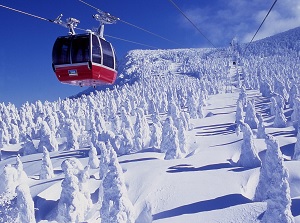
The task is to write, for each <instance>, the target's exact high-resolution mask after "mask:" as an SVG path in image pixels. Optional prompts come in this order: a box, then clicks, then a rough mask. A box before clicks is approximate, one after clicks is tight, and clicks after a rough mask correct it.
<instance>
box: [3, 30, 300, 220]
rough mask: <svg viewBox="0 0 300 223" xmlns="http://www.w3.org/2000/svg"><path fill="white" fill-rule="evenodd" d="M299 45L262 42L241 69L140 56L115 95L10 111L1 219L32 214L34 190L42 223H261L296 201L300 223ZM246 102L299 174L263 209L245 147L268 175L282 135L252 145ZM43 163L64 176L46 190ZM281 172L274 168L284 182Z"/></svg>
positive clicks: (189, 53) (214, 52) (221, 60)
mask: <svg viewBox="0 0 300 223" xmlns="http://www.w3.org/2000/svg"><path fill="white" fill-rule="evenodd" d="M299 36H300V29H299V28H297V29H294V30H290V31H288V32H285V33H282V34H279V35H276V36H273V37H269V38H266V39H264V40H260V41H257V42H254V43H253V44H251V45H250V46H249V47H248V48H247V51H244V50H245V47H246V45H242V46H240V48H239V50H238V53H239V54H240V61H239V62H238V63H239V64H238V65H233V64H232V55H231V53H232V51H230V50H229V49H177V50H154V51H153V50H146V51H141V50H135V51H131V52H129V53H128V55H127V57H126V58H125V62H124V66H123V68H122V69H121V72H120V74H121V77H122V78H121V79H120V80H119V81H120V82H119V83H121V82H123V83H121V84H120V85H118V86H115V87H113V89H111V90H109V89H106V90H103V91H95V92H92V93H91V92H89V95H84V94H83V95H82V96H80V97H78V98H72V99H66V100H58V101H56V102H53V103H49V102H45V103H42V102H40V101H38V102H36V103H34V104H29V103H26V104H24V105H23V106H22V107H21V108H20V109H17V108H16V107H15V106H14V105H12V104H8V105H5V104H0V111H1V113H0V130H1V131H0V146H1V147H2V161H0V170H1V171H0V173H2V172H3V173H2V175H1V188H0V189H1V192H5V193H4V195H5V196H4V197H1V202H0V204H1V206H0V207H1V209H0V210H1V213H0V218H1V219H4V218H7V219H8V220H9V218H10V219H11V220H12V221H18V220H20V219H24V218H25V217H26V216H27V215H29V211H28V210H32V209H30V208H31V206H30V202H29V201H28V194H26V190H24V191H21V192H22V193H24V196H23V197H22V196H21V197H22V198H23V199H20V195H19V198H18V197H17V198H16V197H15V196H16V195H15V194H14V193H13V192H14V190H12V188H13V189H14V187H16V186H17V185H18V184H27V185H28V186H29V187H30V192H31V196H32V198H33V201H34V207H35V208H36V210H35V217H36V219H37V221H43V222H47V221H54V220H57V221H58V222H60V221H61V220H62V219H67V220H63V221H65V222H68V221H70V220H69V219H72V218H73V219H77V220H74V221H75V222H76V221H81V222H82V221H84V222H85V221H86V222H99V221H100V220H99V219H100V218H102V219H106V220H107V219H114V220H113V221H114V222H130V220H128V221H127V220H125V219H132V218H134V219H135V220H136V222H140V223H147V222H151V221H153V222H260V221H261V220H262V219H264V213H265V211H266V210H268V211H270V201H271V202H273V203H271V205H273V210H277V209H276V208H278V206H276V204H279V206H280V205H281V204H283V203H284V202H287V205H286V206H287V207H288V208H289V210H291V212H292V214H293V216H294V219H295V222H300V173H299V171H298V170H299V168H300V161H299V160H296V159H293V158H295V157H293V154H294V145H295V143H296V141H297V137H296V136H297V131H296V130H297V126H298V122H299V120H300V119H299V118H300V117H299V115H300V113H299V111H300V100H299V98H298V91H297V90H295V89H296V88H297V87H298V83H299V81H298V73H299V71H300V68H299V57H300V55H299V38H298V37H299ZM237 66H238V67H239V68H238V69H240V71H239V72H240V74H238V75H237V76H235V75H234V73H236V72H237V71H236V70H237ZM239 76H241V79H242V80H243V84H244V86H245V87H246V88H247V90H246V91H245V92H244V91H243V90H240V89H239V88H236V87H234V86H230V84H231V82H230V81H231V79H230V78H237V77H239ZM229 77H230V78H229ZM229 86H230V88H229ZM238 100H239V101H240V103H241V104H242V105H241V109H244V111H246V108H244V107H243V106H245V105H246V104H247V103H246V102H247V101H253V100H254V101H253V105H254V108H252V110H253V109H254V112H256V113H257V114H260V115H261V117H262V119H263V123H262V124H263V125H264V126H265V132H266V133H267V134H270V135H272V136H274V137H275V138H276V139H277V140H278V142H279V146H280V150H281V152H282V155H281V152H277V153H278V157H279V158H278V159H279V161H280V162H283V165H284V166H285V167H286V168H287V170H288V173H289V177H288V185H289V190H290V191H289V190H286V191H284V193H283V194H284V196H285V197H280V196H279V194H277V196H275V197H274V196H273V195H272V194H274V193H275V192H276V193H277V192H278V191H279V192H281V191H280V188H281V186H280V187H278V188H276V189H278V191H277V190H276V191H275V190H274V191H271V192H270V191H266V193H268V194H270V195H268V196H269V202H267V201H265V200H264V201H253V198H254V195H255V190H256V186H257V184H258V181H259V179H260V168H259V167H251V168H250V167H243V166H242V165H241V162H239V160H240V159H241V158H240V154H241V148H242V146H245V145H249V147H250V146H251V147H253V148H255V153H257V154H258V157H259V159H260V160H262V165H267V164H266V163H265V160H264V158H265V156H268V155H266V149H267V144H266V142H269V141H267V140H270V139H269V138H270V137H271V136H268V137H269V138H268V137H266V141H265V139H263V138H259V136H258V135H259V134H257V133H258V129H256V127H254V129H253V130H250V131H251V134H250V135H249V136H247V137H250V138H251V137H252V138H251V139H245V138H246V130H245V129H246V127H245V125H246V124H247V119H244V121H245V123H246V124H245V123H243V120H242V119H243V115H244V113H243V112H242V114H241V115H242V117H241V119H238V120H237V117H236V111H237V101H238ZM248 104H249V103H248ZM293 104H294V105H293ZM249 107H250V105H248V108H249ZM280 118H281V119H280ZM279 120H281V122H280V123H284V124H283V125H282V126H281V125H278V123H279ZM237 122H238V123H240V125H237ZM239 128H241V131H243V133H241V132H239V131H238V130H239ZM243 128H245V129H243ZM237 133H239V134H237ZM247 134H248V133H247ZM107 140H109V143H106V144H105V143H104V142H106V141H107ZM244 140H246V141H247V140H248V141H249V142H244ZM93 146H95V147H96V149H97V150H98V158H99V160H100V168H99V167H98V168H97V167H95V169H93V168H91V169H88V168H84V167H85V166H87V165H88V164H89V165H91V167H92V166H93V165H94V164H93V165H92V164H91V162H92V161H91V160H94V161H93V162H95V157H93V158H89V157H88V156H89V150H90V147H93ZM105 148H106V149H105ZM45 149H47V150H49V151H50V158H51V163H52V166H53V170H52V168H50V166H49V163H48V162H49V160H47V159H48V158H46V157H47V156H48V155H47V154H45V152H44V158H43V161H42V157H43V154H42V153H41V152H42V151H43V150H45ZM275 149H276V148H275ZM112 151H114V152H112ZM18 153H19V154H20V155H21V157H20V158H19V157H16V155H17V154H18ZM116 153H117V154H118V162H119V164H120V165H121V167H120V166H119V164H118V163H117V161H116V157H115V154H116ZM90 154H94V153H93V152H90ZM23 155H24V156H23ZM90 156H92V155H90ZM170 157H171V158H172V159H170ZM74 158H76V160H75V159H74ZM173 158H175V159H173ZM20 160H21V161H22V164H21V163H20ZM280 162H279V163H280ZM42 163H44V164H43V174H42V175H43V176H44V175H45V174H44V173H45V171H46V172H47V171H53V174H54V177H52V178H50V179H40V170H41V166H42ZM10 164H12V165H13V166H10ZM22 165H23V168H22ZM274 165H275V164H274ZM277 168H279V167H277ZM22 169H24V171H25V173H26V174H27V176H28V179H26V176H25V175H26V174H25V173H24V172H22ZM2 170H3V171H2ZM280 171H283V170H282V169H280V168H279V169H276V168H275V169H274V172H275V173H277V175H276V177H277V178H278V176H281V175H280V174H279V173H280ZM50 175H51V174H50ZM282 177H284V176H282ZM277 178H276V179H277ZM274 179H275V178H274ZM284 179H285V178H283V180H284ZM283 182H285V181H283ZM272 183H274V182H272ZM275 183H278V182H275ZM283 184H284V183H282V184H281V185H283ZM286 184H287V182H285V185H286ZM62 185H63V186H62ZM8 188H10V190H11V192H12V193H13V194H7V193H6V192H7V191H8V190H9V189H8ZM102 189H104V190H102ZM19 191H20V190H19ZM279 192H278V193H279ZM19 194H20V192H19ZM116 194H117V196H115V195H116ZM25 195H26V196H25ZM29 197H30V196H29ZM4 198H5V199H4ZM128 198H129V199H128ZM278 199H279V200H280V199H281V200H280V202H278ZM289 199H291V200H290V202H291V204H292V206H291V208H290V206H289V205H290V204H289ZM78 201H81V202H78ZM100 201H103V202H100ZM281 201H282V202H281ZM283 201H284V202H283ZM22 202H23V203H22ZM116 204H118V205H116ZM131 204H132V206H131ZM24 206H25V207H28V208H27V209H26V210H25V209H21V207H24ZM20 210H22V211H20ZM107 210H108V211H109V212H107ZM18 211H19V212H18ZM20 213H22V214H20ZM100 213H101V214H100ZM267 213H268V212H267ZM285 215H288V211H286V214H285ZM276 217H278V216H274V219H273V220H274V222H276V221H277V218H276ZM16 218H17V220H16ZM79 219H80V220H79ZM116 219H118V220H116ZM121 219H123V220H121ZM264 220H265V219H264Z"/></svg>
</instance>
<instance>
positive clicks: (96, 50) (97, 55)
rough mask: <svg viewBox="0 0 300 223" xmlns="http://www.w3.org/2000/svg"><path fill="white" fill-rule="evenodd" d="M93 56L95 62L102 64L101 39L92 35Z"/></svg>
mask: <svg viewBox="0 0 300 223" xmlns="http://www.w3.org/2000/svg"><path fill="white" fill-rule="evenodd" d="M92 45H93V47H92V55H93V62H94V63H100V64H101V48H100V43H99V39H98V37H97V36H95V35H92Z"/></svg>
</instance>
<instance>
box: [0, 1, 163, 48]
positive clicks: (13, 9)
mask: <svg viewBox="0 0 300 223" xmlns="http://www.w3.org/2000/svg"><path fill="white" fill-rule="evenodd" d="M0 7H2V8H5V9H9V10H11V11H14V12H18V13H21V14H24V15H27V16H31V17H33V18H36V19H40V20H43V21H47V22H51V23H55V22H54V20H52V19H46V18H43V17H41V16H37V15H34V14H31V13H28V12H24V11H21V10H18V9H15V8H11V7H8V6H5V5H1V4H0ZM74 28H75V29H78V30H81V31H86V30H87V29H82V28H79V27H74ZM105 36H107V37H110V38H113V39H118V40H122V41H125V42H129V43H133V44H137V45H141V46H146V47H150V48H153V49H158V48H157V47H154V46H150V45H147V44H143V43H139V42H135V41H131V40H127V39H123V38H119V37H115V36H110V35H105Z"/></svg>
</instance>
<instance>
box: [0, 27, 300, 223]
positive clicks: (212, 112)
mask: <svg viewBox="0 0 300 223" xmlns="http://www.w3.org/2000/svg"><path fill="white" fill-rule="evenodd" d="M299 36H300V28H298V29H295V30H291V31H289V32H287V33H282V34H279V35H276V36H274V37H270V38H267V39H265V40H261V41H258V42H255V43H253V45H251V47H250V50H249V51H250V53H248V54H247V55H246V56H245V58H244V61H243V62H244V68H245V72H246V71H250V70H251V69H253V70H254V68H253V67H252V65H253V63H256V62H257V61H260V63H262V64H263V65H265V68H262V70H261V71H257V70H256V72H261V73H264V72H265V73H268V72H267V71H268V69H269V68H270V67H272V63H273V66H276V63H275V62H274V61H276V60H277V59H278V58H281V59H282V60H281V61H284V62H283V63H284V65H286V66H287V67H289V65H290V64H294V66H293V68H291V69H294V72H295V73H296V72H299V71H300V69H299V64H300V63H297V62H299V57H300V55H299V53H294V52H295V51H297V50H299V49H300V44H299V38H298V39H297V37H299ZM287 38H288V40H286V39H287ZM282 39H284V40H286V45H285V44H283V46H281V45H280V44H282V41H281V40H282ZM295 39H296V40H295ZM297 41H298V44H297V43H295V44H294V45H293V47H294V48H293V47H291V46H290V45H291V44H292V43H293V42H297ZM266 43H267V44H266ZM276 43H279V44H277V45H276ZM272 44H273V45H272ZM289 44H290V45H289ZM266 45H267V46H266ZM278 46H281V47H282V48H278ZM289 47H290V48H289ZM274 49H277V51H276V50H275V51H274ZM290 51H291V52H290ZM224 52H225V53H226V52H227V51H226V49H225V50H224V49H220V50H219V51H215V50H212V49H203V50H201V49H199V50H192V49H186V50H170V51H168V50H164V51H163V50H161V51H131V52H129V54H128V56H127V63H126V64H125V66H124V67H125V68H124V70H123V75H124V77H125V79H126V78H128V77H130V75H132V76H137V77H141V76H143V78H142V79H141V81H142V82H143V81H147V77H149V76H151V75H156V77H157V78H162V79H164V78H166V76H168V75H173V76H180V77H181V78H194V77H190V76H201V75H204V74H205V73H207V72H211V71H212V70H217V71H218V72H220V73H222V72H224V71H226V69H227V68H228V67H227V68H220V69H219V68H218V67H217V66H215V64H216V65H220V64H223V65H224V67H226V66H227V63H229V62H230V59H228V57H227V59H226V58H225V56H224ZM286 52H289V53H286ZM291 54H292V55H294V56H295V57H296V58H292V56H290V55H291ZM174 55H176V56H174ZM226 55H227V56H228V54H226ZM194 56H198V57H196V59H197V58H198V59H199V61H201V63H200V62H197V60H196V59H195V57H194ZM209 56H211V57H212V59H211V58H210V59H209V60H208V59H207V58H208V57H209ZM224 58H225V59H224ZM258 58H260V59H258ZM286 58H291V59H290V60H289V61H287V60H286ZM206 59H207V61H206ZM255 61H256V62H255ZM293 61H294V62H293ZM295 61H296V62H295ZM257 63H258V62H257ZM295 64H296V65H295ZM297 64H298V65H297ZM208 67H209V68H208ZM229 69H230V72H231V73H232V69H233V68H232V67H231V68H229ZM264 69H265V70H264ZM270 69H271V68H270ZM225 73H226V72H225ZM195 74H196V75H195ZM208 74H209V73H208ZM220 75H221V74H220ZM221 76H222V77H226V74H223V73H222V75H221ZM125 79H124V80H125ZM216 79H217V78H216ZM247 81H249V80H247V78H245V79H244V82H245V84H247V83H248V82H247ZM249 83H250V85H251V86H252V88H254V87H253V86H254V85H255V84H253V83H252V84H251V81H249ZM215 84H216V85H218V84H217V82H215ZM142 86H143V85H142ZM128 88H130V86H128ZM216 89H217V88H216ZM218 89H219V92H215V93H217V94H210V95H209V96H208V98H207V100H206V106H203V107H202V109H203V114H204V117H203V118H197V119H191V120H190V126H189V129H187V130H186V132H185V134H186V150H187V152H186V153H185V154H182V155H181V157H180V158H178V159H171V160H165V159H164V157H165V154H164V153H161V152H160V151H159V150H158V149H151V148H149V149H144V150H141V151H137V152H136V153H133V154H127V155H122V156H119V157H118V161H119V163H120V165H121V167H122V169H123V172H124V178H125V185H126V187H127V190H128V197H129V199H130V201H131V203H132V204H133V208H134V212H135V219H136V222H138V223H147V222H155V223H156V222H157V223H158V222H172V223H182V222H205V223H210V222H222V223H226V222H245V223H248V222H249V223H252V222H260V221H261V219H262V216H263V214H264V212H265V210H266V208H267V202H266V201H264V202H253V201H252V199H253V196H254V192H255V188H256V186H257V183H258V179H259V167H257V168H244V167H241V166H238V165H237V161H238V159H239V157H240V151H241V145H242V139H243V134H242V133H240V134H238V135H237V133H236V124H235V120H236V116H235V114H236V105H237V103H236V102H237V100H238V97H239V89H238V88H235V87H232V92H231V93H228V92H227V93H225V90H224V89H225V85H224V86H221V87H220V88H218ZM125 90H126V89H125ZM246 93H247V98H249V99H251V100H252V99H254V100H255V101H256V103H255V106H256V112H259V113H261V114H262V115H263V117H264V121H265V126H266V132H267V133H269V134H271V135H273V136H275V137H276V138H277V139H278V141H279V146H280V149H281V151H282V153H283V158H284V166H285V167H286V168H287V169H288V172H289V180H288V181H289V185H290V194H291V198H292V208H291V209H292V214H293V216H294V218H295V222H298V223H300V172H299V170H300V161H299V160H292V156H293V151H294V144H295V142H296V134H297V133H296V131H295V127H294V126H293V125H292V124H288V125H287V126H286V127H283V128H275V127H273V121H274V116H271V115H270V114H269V113H268V108H269V104H270V98H269V97H263V96H261V93H260V92H259V90H258V89H250V88H249V87H247V91H246ZM143 94H144V93H143ZM84 97H87V96H84ZM68 103H71V102H68ZM90 103H91V104H92V102H90ZM55 106H56V105H53V107H55ZM65 106H66V107H67V106H69V105H65ZM183 110H184V112H186V110H187V109H183ZM291 112H292V109H291V108H290V107H289V106H287V107H286V108H285V109H284V115H286V117H287V120H288V121H290V116H291ZM88 115H89V114H88ZM159 115H160V118H161V119H162V120H165V119H166V117H167V113H166V112H159ZM130 117H131V119H132V123H134V121H135V120H136V114H134V113H133V115H131V116H130ZM58 118H60V117H58ZM68 118H69V117H68ZM146 118H147V121H148V123H149V124H152V120H151V114H146ZM105 122H106V127H107V128H108V129H109V130H110V127H111V126H112V124H111V123H109V119H108V117H105ZM150 126H151V125H150ZM0 127H1V125H0ZM53 128H56V129H58V130H57V131H58V132H59V133H60V134H57V135H56V138H57V142H58V149H59V150H58V151H52V152H50V153H49V154H50V158H51V162H52V165H53V170H54V177H53V178H51V179H43V180H40V179H39V174H40V167H41V164H42V153H35V154H31V155H27V156H22V157H21V161H22V163H23V169H24V171H25V172H26V174H27V175H28V182H27V183H28V185H29V187H30V193H31V196H32V198H33V201H34V206H35V208H36V211H35V217H36V220H37V222H55V219H56V215H57V213H56V211H57V206H58V203H59V199H60V194H61V191H62V188H61V183H62V180H63V179H64V177H65V176H64V173H63V171H62V169H61V163H62V162H63V161H64V160H66V159H68V158H72V157H74V158H77V159H78V160H79V161H80V162H81V164H82V166H87V165H88V163H89V157H88V152H89V147H88V146H87V147H85V146H83V145H84V143H83V142H82V141H80V142H78V144H80V145H81V147H80V148H79V149H76V150H67V149H66V144H67V143H68V142H67V139H66V137H67V136H65V135H64V134H63V130H61V129H63V127H61V126H54V127H53ZM95 129H97V126H96V127H95ZM74 131H75V130H74ZM76 131H79V130H77V129H76ZM80 131H81V130H80ZM256 131H257V130H256V129H254V130H253V134H254V144H255V149H256V152H257V153H258V155H259V157H260V159H261V160H262V162H264V161H263V160H264V155H265V150H266V144H265V141H264V140H263V139H257V138H256V137H255V135H256ZM35 134H37V133H35ZM74 134H75V133H74ZM66 135H67V134H66ZM82 138H83V137H81V140H83V139H82ZM21 140H22V139H20V141H21ZM76 140H77V139H76ZM120 140H122V139H120ZM78 141H79V140H78ZM33 143H34V145H35V146H36V148H37V145H38V144H39V140H38V139H37V138H35V139H34V140H33ZM0 144H1V143H0ZM115 144H117V143H115ZM76 145H77V141H76ZM114 146H116V145H113V147H114ZM76 147H77V146H76ZM95 147H97V146H96V145H95ZM21 148H22V143H16V142H14V144H5V145H4V147H3V148H2V158H3V159H2V161H0V174H1V173H2V171H3V168H4V166H5V165H7V164H14V163H15V160H16V158H15V156H16V155H17V154H18V152H19V150H20V149H21ZM98 158H100V155H99V154H98ZM89 175H90V178H89V179H88V187H87V188H89V192H90V194H91V200H92V203H93V204H92V207H91V208H90V209H89V213H88V214H87V215H86V217H85V221H86V222H91V223H92V222H99V218H100V217H101V216H100V206H99V204H98V203H97V201H98V193H99V191H98V188H99V185H100V179H99V168H96V167H95V169H93V168H91V169H89Z"/></svg>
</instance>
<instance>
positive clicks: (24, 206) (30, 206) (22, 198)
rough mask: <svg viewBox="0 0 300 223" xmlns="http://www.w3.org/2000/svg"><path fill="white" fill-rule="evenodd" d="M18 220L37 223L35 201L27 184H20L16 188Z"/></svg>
mask: <svg viewBox="0 0 300 223" xmlns="http://www.w3.org/2000/svg"><path fill="white" fill-rule="evenodd" d="M16 193H17V209H18V222H26V223H27V222H28V223H35V222H36V220H35V215H34V203H33V200H32V197H31V194H30V190H29V186H28V185H27V184H20V185H19V186H18V187H17V188H16Z"/></svg>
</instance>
